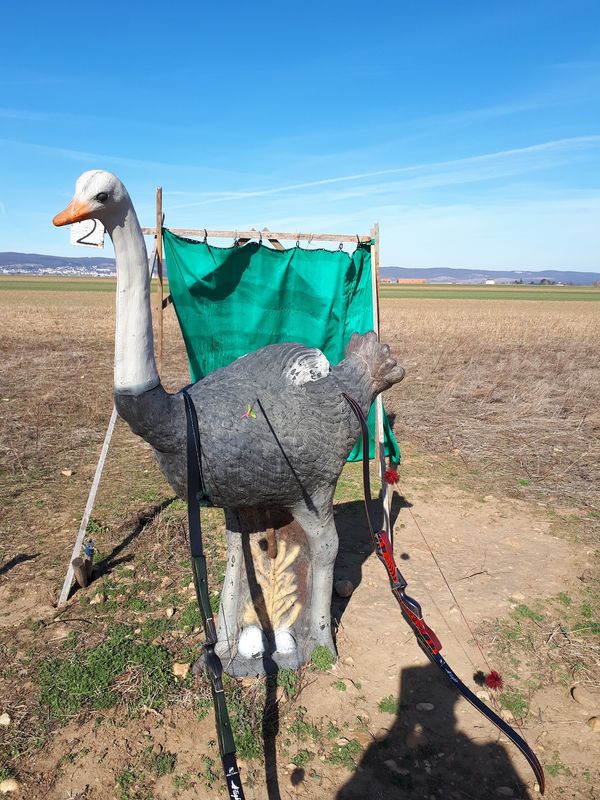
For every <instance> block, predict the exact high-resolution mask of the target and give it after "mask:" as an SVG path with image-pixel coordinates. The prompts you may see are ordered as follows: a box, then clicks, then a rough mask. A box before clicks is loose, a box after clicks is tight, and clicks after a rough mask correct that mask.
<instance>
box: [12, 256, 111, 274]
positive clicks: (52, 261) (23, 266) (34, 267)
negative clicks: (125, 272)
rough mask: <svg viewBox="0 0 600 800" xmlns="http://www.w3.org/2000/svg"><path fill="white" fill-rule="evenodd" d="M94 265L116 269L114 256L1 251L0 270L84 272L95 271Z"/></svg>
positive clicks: (14, 271)
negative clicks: (80, 256) (48, 254)
mask: <svg viewBox="0 0 600 800" xmlns="http://www.w3.org/2000/svg"><path fill="white" fill-rule="evenodd" d="M94 267H100V268H101V269H103V270H106V269H110V271H111V272H114V270H115V260H114V258H102V257H101V256H91V257H84V258H79V257H78V256H75V257H73V256H46V255H42V254H41V253H0V272H11V273H13V274H16V273H28V272H29V273H34V274H35V273H38V272H41V271H44V272H47V271H49V270H53V271H56V273H57V274H59V275H60V274H61V273H62V271H63V270H65V271H68V272H72V271H73V270H76V271H78V272H79V271H81V272H82V273H86V272H90V273H94V272H95V269H94Z"/></svg>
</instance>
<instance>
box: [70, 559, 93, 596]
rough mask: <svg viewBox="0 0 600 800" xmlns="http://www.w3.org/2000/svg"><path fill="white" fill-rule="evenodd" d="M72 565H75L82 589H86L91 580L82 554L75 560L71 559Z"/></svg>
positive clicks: (76, 577)
mask: <svg viewBox="0 0 600 800" xmlns="http://www.w3.org/2000/svg"><path fill="white" fill-rule="evenodd" d="M71 566H72V567H73V572H74V573H75V580H76V581H77V583H78V584H79V586H80V587H81V588H82V589H85V587H86V586H88V585H89V582H90V580H89V577H88V571H87V569H86V563H85V561H84V560H83V558H81V556H77V558H74V559H73V561H71Z"/></svg>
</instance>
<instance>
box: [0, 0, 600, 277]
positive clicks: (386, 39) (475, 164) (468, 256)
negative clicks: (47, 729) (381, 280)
mask: <svg viewBox="0 0 600 800" xmlns="http://www.w3.org/2000/svg"><path fill="white" fill-rule="evenodd" d="M599 30H600V5H599V4H598V3H597V2H595V0H569V2H562V0H545V2H538V1H537V0H526V1H525V2H523V0H519V1H518V2H517V0H506V1H505V2H491V3H480V2H478V3H476V2H470V1H469V2H466V1H465V2H460V0H456V1H455V2H454V3H445V2H432V3H427V4H418V7H417V4H412V3H411V4H409V3H403V2H397V1H396V2H377V0H375V2H370V3H359V2H354V1H353V0H348V1H347V2H344V3H341V2H330V3H323V2H321V3H315V2H312V0H308V2H302V3H274V2H258V3H238V2H229V3H226V2H222V3H219V4H217V3H213V4H205V3H197V2H195V3H191V2H189V3H188V2H179V3H173V4H172V5H171V6H169V5H168V4H165V3H164V2H163V3H160V4H159V3H156V2H153V1H150V2H143V3H142V2H129V3H122V2H120V3H116V2H113V0H108V1H107V2H104V3H103V4H100V5H98V4H86V3H69V2H63V3H61V4H56V3H48V2H47V0H46V1H45V2H38V1H37V0H36V1H35V2H32V3H11V4H9V5H7V6H6V7H5V8H4V9H3V36H2V40H3V41H2V48H1V50H0V64H1V67H2V69H1V70H0V250H20V251H25V252H43V253H53V254H59V255H69V254H75V253H76V254H77V255H92V254H93V253H94V252H96V251H86V250H84V249H83V248H72V247H71V246H70V245H69V244H68V232H67V231H66V230H62V229H61V230H58V229H54V228H52V226H51V224H50V220H51V218H52V216H53V215H54V214H55V213H56V212H57V211H59V210H60V209H62V208H63V207H64V205H65V204H66V203H67V202H68V200H69V199H70V197H71V194H72V189H73V185H74V182H75V179H76V178H77V176H78V175H79V174H80V173H81V172H82V171H84V170H86V169H91V168H104V169H109V170H111V171H113V172H115V173H117V174H118V175H119V177H121V179H122V180H123V181H124V183H125V184H126V185H127V187H128V188H129V191H130V194H131V195H132V198H133V200H134V203H135V205H136V208H137V210H138V214H139V216H140V220H141V222H142V224H151V222H152V218H153V209H154V206H153V203H154V189H155V187H156V186H157V185H159V184H161V185H162V186H163V187H164V206H165V213H166V224H167V226H172V227H183V226H193V227H199V228H203V227H208V228H210V227H218V228H232V229H243V228H244V227H263V226H264V225H268V226H269V227H270V228H271V229H272V230H273V229H280V230H281V229H287V230H298V229H300V230H304V231H307V232H310V231H332V232H333V231H335V232H349V233H355V232H361V233H362V232H367V231H368V230H369V229H370V227H371V225H372V223H373V222H375V221H379V223H380V226H381V237H382V264H383V265H401V266H416V267H423V266H451V267H487V268H494V267H497V268H516V269H518V268H533V269H543V268H565V269H569V268H571V269H586V270H593V271H598V270H600V169H599V168H600V37H599V35H598V31H599ZM110 253H111V250H110V247H109V248H107V253H106V254H107V255H109V254H110Z"/></svg>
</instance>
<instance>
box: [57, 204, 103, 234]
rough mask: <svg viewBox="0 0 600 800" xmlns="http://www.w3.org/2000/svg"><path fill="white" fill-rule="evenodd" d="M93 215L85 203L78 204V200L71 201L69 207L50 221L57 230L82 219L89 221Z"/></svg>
mask: <svg viewBox="0 0 600 800" xmlns="http://www.w3.org/2000/svg"><path fill="white" fill-rule="evenodd" d="M92 214H93V211H92V209H91V208H90V206H89V205H88V204H87V203H80V202H79V201H78V200H75V199H73V200H71V202H70V203H69V205H68V206H67V207H66V208H65V210H64V211H61V212H60V214H57V215H56V216H55V217H54V219H53V220H52V222H53V224H54V225H56V227H57V228H60V226H61V225H72V224H73V223H74V222H81V220H82V219H90V218H91V216H92Z"/></svg>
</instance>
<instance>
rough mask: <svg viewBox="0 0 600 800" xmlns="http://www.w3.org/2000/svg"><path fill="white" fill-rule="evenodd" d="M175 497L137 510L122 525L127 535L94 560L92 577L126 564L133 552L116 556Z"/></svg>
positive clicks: (130, 559) (131, 558)
mask: <svg viewBox="0 0 600 800" xmlns="http://www.w3.org/2000/svg"><path fill="white" fill-rule="evenodd" d="M174 499H175V498H174V497H170V498H169V499H168V500H163V502H162V503H158V504H156V505H152V506H149V507H147V508H143V509H141V510H140V511H138V512H137V514H136V516H135V517H134V518H133V520H130V521H128V522H127V524H126V525H124V526H123V528H124V530H129V533H128V534H127V536H125V538H124V539H122V540H121V541H120V542H119V544H117V545H116V546H115V547H113V549H112V550H111V551H110V553H108V555H107V556H106V557H105V558H103V559H102V561H99V562H94V577H95V578H100V577H102V576H103V575H106V574H108V573H109V572H112V570H113V569H115V567H118V566H119V565H120V564H127V563H129V562H130V561H132V560H133V558H134V556H133V554H131V553H130V554H129V555H127V556H123V557H122V558H118V557H117V556H119V554H120V553H122V552H123V550H125V549H126V548H127V547H128V546H129V545H130V544H131V543H132V542H133V541H134V540H135V539H137V537H138V536H139V535H140V534H141V533H142V532H143V530H144V529H145V528H146V527H147V526H148V525H149V524H150V523H151V522H153V521H154V520H155V519H156V517H158V515H159V514H160V513H161V511H164V510H165V508H167V507H168V506H170V505H171V503H172V502H173V500H174Z"/></svg>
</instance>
